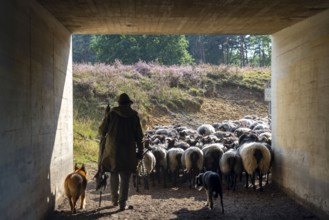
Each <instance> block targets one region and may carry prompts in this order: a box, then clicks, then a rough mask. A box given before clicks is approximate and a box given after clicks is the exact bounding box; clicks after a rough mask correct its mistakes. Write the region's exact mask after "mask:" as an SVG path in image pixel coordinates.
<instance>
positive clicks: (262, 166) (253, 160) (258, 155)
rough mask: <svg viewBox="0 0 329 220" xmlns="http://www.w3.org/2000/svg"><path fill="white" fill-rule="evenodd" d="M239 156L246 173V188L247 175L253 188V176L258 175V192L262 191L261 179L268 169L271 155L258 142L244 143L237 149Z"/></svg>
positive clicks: (254, 186)
mask: <svg viewBox="0 0 329 220" xmlns="http://www.w3.org/2000/svg"><path fill="white" fill-rule="evenodd" d="M239 154H240V156H241V159H242V163H243V167H244V169H245V171H246V172H247V175H246V177H247V178H246V179H247V180H246V187H248V175H250V176H251V182H252V184H253V188H254V189H256V185H255V174H256V172H257V173H258V177H259V187H260V191H263V187H262V177H263V175H264V174H266V173H267V172H268V170H269V167H270V162H271V153H270V151H269V149H267V147H266V146H265V145H264V144H262V143H258V142H250V143H245V144H243V145H242V146H240V148H239Z"/></svg>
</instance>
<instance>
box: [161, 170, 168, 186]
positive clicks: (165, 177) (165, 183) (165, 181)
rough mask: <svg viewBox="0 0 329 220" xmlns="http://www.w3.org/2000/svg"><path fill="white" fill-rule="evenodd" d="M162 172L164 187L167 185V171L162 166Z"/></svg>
mask: <svg viewBox="0 0 329 220" xmlns="http://www.w3.org/2000/svg"><path fill="white" fill-rule="evenodd" d="M162 171H163V172H162V173H163V187H164V188H166V187H167V176H168V174H167V171H166V169H164V168H162Z"/></svg>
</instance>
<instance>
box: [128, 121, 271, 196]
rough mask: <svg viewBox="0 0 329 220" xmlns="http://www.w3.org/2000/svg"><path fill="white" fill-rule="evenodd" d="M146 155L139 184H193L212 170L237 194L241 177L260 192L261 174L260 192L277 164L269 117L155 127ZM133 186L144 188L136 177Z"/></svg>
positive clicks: (146, 140) (147, 135) (139, 169)
mask: <svg viewBox="0 0 329 220" xmlns="http://www.w3.org/2000/svg"><path fill="white" fill-rule="evenodd" d="M144 145H145V152H144V155H143V160H141V161H140V162H139V164H138V167H137V175H135V177H136V176H137V177H138V178H137V180H138V183H141V181H140V180H144V184H145V185H144V187H145V188H146V189H148V188H149V179H153V184H155V182H157V183H160V184H163V186H164V187H166V186H167V185H168V184H169V183H170V184H174V185H176V184H179V183H181V182H182V181H188V183H189V186H190V187H192V186H193V185H194V180H195V176H196V175H198V174H199V173H201V172H205V171H208V170H211V171H214V172H217V173H218V174H219V175H220V177H221V179H222V180H223V181H224V182H225V184H226V186H227V188H228V189H233V190H235V188H236V181H237V178H239V179H240V180H241V178H242V176H245V179H246V187H248V185H249V178H250V179H251V184H252V186H253V188H254V189H256V184H255V179H256V175H257V177H258V179H259V188H260V191H262V190H263V188H262V179H263V176H265V177H266V182H267V183H268V174H269V171H270V169H271V165H272V163H273V159H274V158H273V152H272V150H271V129H270V122H269V120H268V118H260V117H257V116H245V117H243V118H241V119H239V120H234V121H233V120H227V121H223V122H221V123H216V124H212V125H211V124H203V125H201V126H199V127H198V128H197V129H192V128H189V127H186V126H181V125H170V126H160V125H158V126H155V127H154V129H152V130H148V131H146V132H145V138H144ZM134 185H135V186H137V190H139V187H138V185H139V184H137V183H136V178H134Z"/></svg>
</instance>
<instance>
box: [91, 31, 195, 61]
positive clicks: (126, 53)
mask: <svg viewBox="0 0 329 220" xmlns="http://www.w3.org/2000/svg"><path fill="white" fill-rule="evenodd" d="M91 47H92V48H93V49H94V51H95V52H96V58H97V62H105V63H112V62H114V61H115V59H119V60H121V62H122V63H124V64H132V63H136V62H138V61H139V60H143V61H146V62H150V61H157V62H159V63H161V64H165V65H172V64H188V63H192V61H193V60H192V56H191V55H190V54H189V53H188V51H187V47H188V41H187V40H186V38H185V36H184V35H94V36H93V38H92V44H91Z"/></svg>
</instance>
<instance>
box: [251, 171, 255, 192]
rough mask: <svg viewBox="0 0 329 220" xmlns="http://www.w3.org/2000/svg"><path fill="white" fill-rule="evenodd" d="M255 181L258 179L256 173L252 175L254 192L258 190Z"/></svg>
mask: <svg viewBox="0 0 329 220" xmlns="http://www.w3.org/2000/svg"><path fill="white" fill-rule="evenodd" d="M255 179H256V174H255V172H253V173H252V174H251V184H252V187H253V189H254V190H256V184H255Z"/></svg>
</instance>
